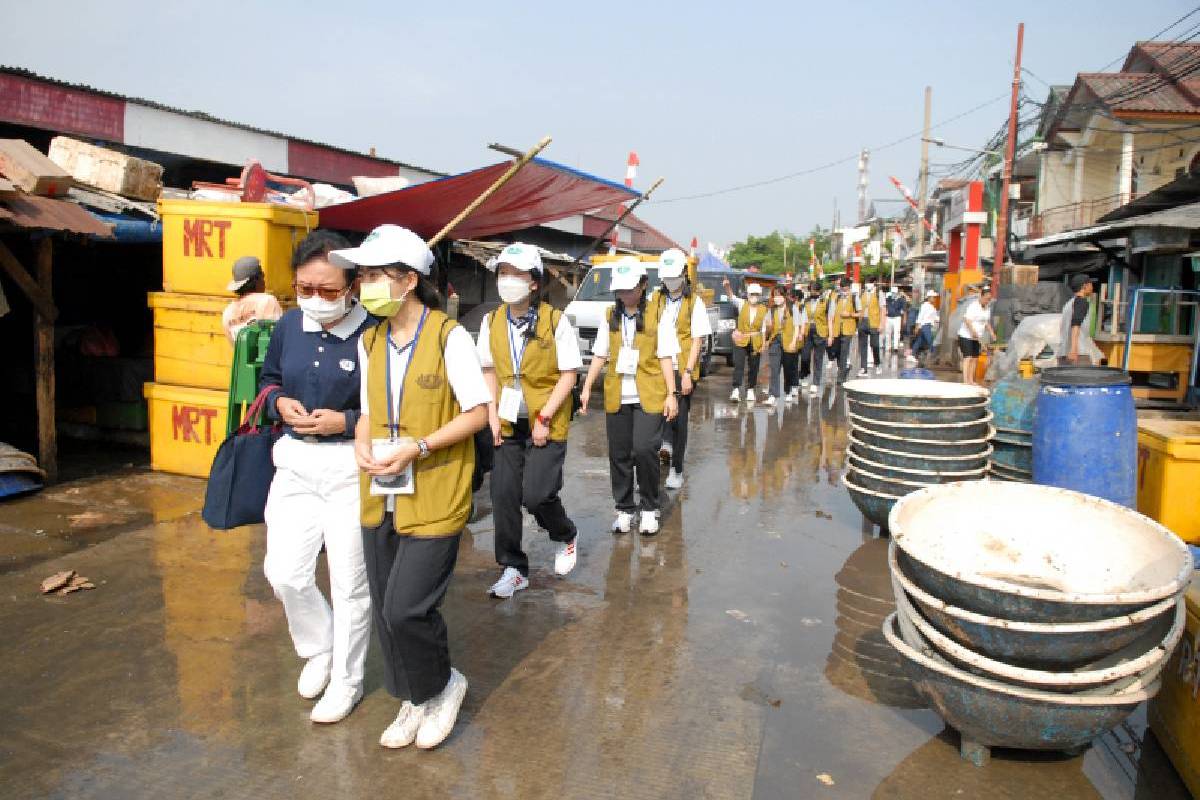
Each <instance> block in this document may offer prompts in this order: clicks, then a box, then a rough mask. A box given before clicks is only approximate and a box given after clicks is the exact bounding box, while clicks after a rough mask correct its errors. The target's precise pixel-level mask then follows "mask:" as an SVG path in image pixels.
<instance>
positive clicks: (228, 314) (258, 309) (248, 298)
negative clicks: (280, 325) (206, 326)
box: [221, 256, 283, 344]
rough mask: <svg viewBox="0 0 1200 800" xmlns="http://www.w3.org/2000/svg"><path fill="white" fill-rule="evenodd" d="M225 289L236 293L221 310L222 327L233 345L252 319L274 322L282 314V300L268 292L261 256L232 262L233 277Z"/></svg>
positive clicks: (244, 257) (245, 257)
mask: <svg viewBox="0 0 1200 800" xmlns="http://www.w3.org/2000/svg"><path fill="white" fill-rule="evenodd" d="M225 288H226V290H228V291H230V292H233V293H234V294H236V295H237V299H236V300H232V301H230V303H229V305H227V306H225V308H224V310H223V311H222V312H221V328H222V329H223V330H224V331H225V336H226V338H228V339H229V342H230V343H231V344H235V343H236V342H237V335H238V332H239V331H241V329H242V328H244V327H246V326H247V325H249V324H250V323H251V322H257V321H258V320H263V321H264V322H268V321H269V322H275V321H277V320H278V319H279V318H280V317H282V316H283V308H282V307H281V306H280V305H279V301H278V300H276V299H275V295H273V294H271V293H269V292H268V291H267V278H266V275H264V274H263V268H262V262H260V261H259V260H258V256H242V257H241V258H239V259H238V260H237V261H235V262H233V280H231V281H230V282H229V284H228V285H227V286H226V287H225Z"/></svg>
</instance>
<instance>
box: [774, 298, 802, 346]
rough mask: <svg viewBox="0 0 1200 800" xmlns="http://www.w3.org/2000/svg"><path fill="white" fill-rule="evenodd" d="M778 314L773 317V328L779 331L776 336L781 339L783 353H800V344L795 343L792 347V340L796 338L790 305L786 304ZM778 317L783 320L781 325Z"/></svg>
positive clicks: (794, 322)
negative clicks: (774, 323)
mask: <svg viewBox="0 0 1200 800" xmlns="http://www.w3.org/2000/svg"><path fill="white" fill-rule="evenodd" d="M780 312H781V313H780V314H779V315H778V316H776V317H775V321H776V325H775V328H776V330H778V331H779V333H778V335H779V336H780V337H782V339H781V341H780V344H782V345H783V352H785V353H798V352H800V343H799V342H797V343H796V346H795V347H792V340H793V339H795V338H796V317H795V316H794V315H793V314H792V304H791V303H788V304H787V305H785V306H784V307H783V308H782V309H781V310H780ZM779 317H782V318H783V321H782V323H781V322H779Z"/></svg>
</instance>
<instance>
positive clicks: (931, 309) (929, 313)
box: [913, 289, 942, 367]
mask: <svg viewBox="0 0 1200 800" xmlns="http://www.w3.org/2000/svg"><path fill="white" fill-rule="evenodd" d="M937 298H938V293H937V292H935V291H934V290H933V289H930V290H929V291H928V292H926V293H925V302H923V303H921V309H920V311H918V312H917V338H916V339H915V340H914V341H913V355H914V356H916V359H917V363H919V364H920V365H921V366H922V367H923V366H925V354H926V353H928V352H929V351H930V350H932V349H933V337H934V333H935V330H936V328H937V326H938V324H939V323H940V322H941V319H942V318H941V315H939V314H938V310H937V306H935V305H934V304H933V301H934V300H936V299H937Z"/></svg>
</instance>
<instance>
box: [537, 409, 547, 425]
mask: <svg viewBox="0 0 1200 800" xmlns="http://www.w3.org/2000/svg"><path fill="white" fill-rule="evenodd" d="M536 419H537V421H538V422H540V423H541V424H542V425H545V426H546V427H547V428H549V427H550V418H549V417H545V416H542V414H541V412H538V415H537V417H536Z"/></svg>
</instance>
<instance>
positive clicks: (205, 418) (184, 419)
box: [171, 405, 217, 444]
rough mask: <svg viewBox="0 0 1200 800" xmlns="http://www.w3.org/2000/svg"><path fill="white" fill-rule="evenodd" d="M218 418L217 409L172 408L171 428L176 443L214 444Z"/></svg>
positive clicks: (176, 406)
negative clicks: (215, 424) (215, 422)
mask: <svg viewBox="0 0 1200 800" xmlns="http://www.w3.org/2000/svg"><path fill="white" fill-rule="evenodd" d="M216 418H217V410H216V409H215V408H198V407H196V406H179V405H175V406H171V428H172V434H173V435H174V437H175V441H180V440H182V441H185V442H195V443H196V444H212V442H213V420H215V419H216Z"/></svg>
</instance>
